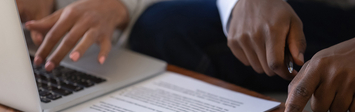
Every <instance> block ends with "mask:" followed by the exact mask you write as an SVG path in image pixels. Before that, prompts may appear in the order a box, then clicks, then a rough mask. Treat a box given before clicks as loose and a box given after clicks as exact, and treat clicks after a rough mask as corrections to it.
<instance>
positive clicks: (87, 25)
mask: <svg viewBox="0 0 355 112" xmlns="http://www.w3.org/2000/svg"><path fill="white" fill-rule="evenodd" d="M127 23H128V11H127V9H126V7H125V6H124V4H123V3H122V2H121V1H119V0H104V1H102V0H80V1H77V2H74V3H72V4H70V5H68V6H67V7H65V8H64V9H61V10H58V11H56V12H54V13H53V14H52V15H50V16H47V17H45V18H43V19H41V20H37V21H29V22H27V23H26V25H25V26H26V28H27V29H29V30H31V31H38V32H41V35H45V38H43V37H40V38H34V41H36V39H37V40H38V39H43V42H41V43H40V44H41V45H40V47H39V48H38V50H37V52H36V55H35V59H34V63H35V64H36V65H40V64H42V63H44V61H45V59H46V58H47V57H48V59H47V62H45V63H46V64H45V69H46V70H47V71H51V70H53V69H54V68H55V67H56V66H58V64H59V63H60V61H61V60H62V59H63V58H64V57H65V56H66V55H67V54H68V53H69V52H70V51H71V50H72V52H71V53H70V58H71V59H72V60H73V61H78V60H79V58H80V57H81V56H82V55H83V54H84V53H85V51H86V50H87V49H88V48H89V47H90V46H91V45H92V44H94V43H97V44H98V45H99V46H100V53H99V56H98V62H99V63H100V64H103V63H104V62H105V59H106V57H107V55H108V53H109V51H110V49H111V37H112V34H113V31H114V30H115V29H116V28H118V29H121V30H123V29H124V28H125V27H126V25H127ZM63 36H64V37H63ZM62 37H63V39H62V41H61V42H60V40H61V38H62ZM58 42H59V46H58V47H57V48H56V49H55V50H54V47H55V45H56V44H57V43H58ZM52 50H54V52H53V53H52V54H51V55H50V53H51V51H52Z"/></svg>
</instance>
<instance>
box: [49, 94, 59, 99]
mask: <svg viewBox="0 0 355 112" xmlns="http://www.w3.org/2000/svg"><path fill="white" fill-rule="evenodd" d="M46 98H48V99H51V100H57V99H59V98H62V96H60V95H56V94H49V95H47V96H46Z"/></svg>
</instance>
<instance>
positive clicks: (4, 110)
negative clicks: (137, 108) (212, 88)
mask: <svg viewBox="0 0 355 112" xmlns="http://www.w3.org/2000/svg"><path fill="white" fill-rule="evenodd" d="M167 69H168V71H172V72H176V73H180V74H183V75H186V76H189V77H192V78H195V79H198V80H202V81H204V82H207V83H210V84H213V85H216V86H219V87H222V88H226V89H229V90H233V91H237V92H241V93H244V94H248V95H251V96H255V97H259V98H263V99H267V100H273V101H276V100H275V99H272V98H270V97H267V96H264V95H262V94H260V93H257V92H254V91H251V90H248V89H245V88H242V87H239V86H236V85H233V84H230V83H227V82H224V81H222V80H219V79H216V78H212V77H209V76H206V75H203V74H200V73H196V72H193V71H189V70H186V69H183V68H180V67H177V66H174V65H168V68H167ZM284 109H285V106H284V103H282V104H281V105H280V107H279V108H277V109H275V110H273V111H271V112H283V111H284ZM0 112H16V110H14V109H12V108H9V107H6V106H2V105H0Z"/></svg>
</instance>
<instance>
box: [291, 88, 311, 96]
mask: <svg viewBox="0 0 355 112" xmlns="http://www.w3.org/2000/svg"><path fill="white" fill-rule="evenodd" d="M294 95H296V96H300V97H303V98H308V97H310V93H309V91H308V90H307V89H306V88H305V87H302V86H299V87H296V88H295V92H294Z"/></svg>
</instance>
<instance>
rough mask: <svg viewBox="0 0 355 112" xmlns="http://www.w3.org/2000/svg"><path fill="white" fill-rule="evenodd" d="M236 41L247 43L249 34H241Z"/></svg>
mask: <svg viewBox="0 0 355 112" xmlns="http://www.w3.org/2000/svg"><path fill="white" fill-rule="evenodd" d="M236 41H238V42H240V43H247V42H248V41H249V34H247V33H242V34H240V35H238V36H237V38H236Z"/></svg>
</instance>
